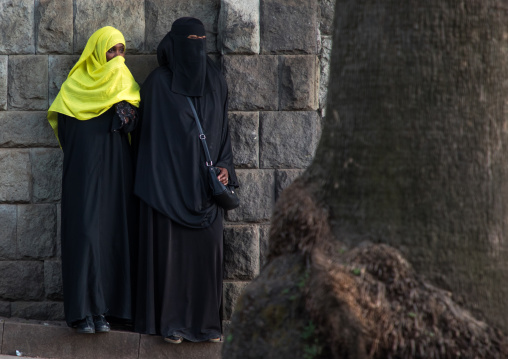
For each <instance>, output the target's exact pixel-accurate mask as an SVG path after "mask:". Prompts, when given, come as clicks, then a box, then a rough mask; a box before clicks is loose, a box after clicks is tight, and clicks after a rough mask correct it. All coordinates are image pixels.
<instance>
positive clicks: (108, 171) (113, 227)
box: [58, 108, 137, 325]
mask: <svg viewBox="0 0 508 359" xmlns="http://www.w3.org/2000/svg"><path fill="white" fill-rule="evenodd" d="M114 113H115V111H114V108H111V109H110V110H108V111H107V112H105V113H103V114H102V115H100V116H98V117H96V118H93V119H90V120H87V121H79V120H77V119H75V118H73V117H69V116H65V115H62V114H59V117H58V135H59V139H60V143H61V145H62V150H63V152H64V163H63V177H62V223H61V225H62V227H61V241H62V277H63V291H64V311H65V319H66V321H67V323H68V325H72V324H73V322H75V321H77V320H80V319H82V318H84V317H85V316H87V315H98V314H104V313H105V314H106V315H108V316H113V317H117V318H123V319H132V305H131V265H130V255H131V248H130V247H131V246H133V245H134V240H133V238H134V237H133V236H134V235H136V231H137V228H136V226H135V223H136V222H135V219H136V213H135V207H134V204H135V202H134V196H133V194H132V189H133V163H132V155H131V152H130V146H129V142H128V137H127V134H125V133H124V132H123V131H118V132H112V128H113V119H114Z"/></svg>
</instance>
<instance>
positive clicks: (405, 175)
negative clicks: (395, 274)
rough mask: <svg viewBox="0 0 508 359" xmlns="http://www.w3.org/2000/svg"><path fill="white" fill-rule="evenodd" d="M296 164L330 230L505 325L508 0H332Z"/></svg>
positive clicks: (507, 317) (492, 321) (507, 286)
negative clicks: (383, 252)
mask: <svg viewBox="0 0 508 359" xmlns="http://www.w3.org/2000/svg"><path fill="white" fill-rule="evenodd" d="M335 16H336V17H335V33H334V39H333V49H332V60H331V63H332V65H331V66H332V68H331V76H330V78H331V79H333V81H331V83H330V86H329V93H328V107H327V110H326V113H327V118H326V122H325V125H324V129H323V136H322V139H321V143H320V144H319V147H318V150H317V153H316V156H315V159H314V161H313V163H312V165H311V166H310V168H309V169H308V171H307V172H306V173H305V174H304V180H305V183H306V184H307V185H308V186H310V188H312V190H311V191H312V193H313V195H314V197H315V198H317V199H318V201H321V203H323V205H324V207H325V208H328V210H329V220H330V224H331V227H332V232H333V235H334V237H335V238H336V239H338V240H339V241H342V242H344V243H347V244H349V245H352V246H354V245H357V244H358V243H360V242H362V241H370V242H375V243H387V244H389V245H391V246H394V247H396V248H398V249H400V250H401V251H402V253H403V254H404V255H405V257H406V258H407V259H408V260H409V261H410V262H411V263H412V265H413V266H414V267H415V269H416V271H417V272H419V273H421V274H424V275H425V276H426V278H428V279H429V280H431V281H432V282H433V283H435V284H437V285H438V286H440V287H442V288H445V289H447V290H450V291H451V292H453V294H454V298H455V300H456V301H458V302H462V303H464V305H465V306H466V307H467V308H468V309H470V310H471V311H472V312H473V313H474V314H475V315H476V316H479V317H480V318H482V319H485V320H486V321H487V322H488V323H490V324H492V325H495V326H498V327H500V328H502V329H503V330H505V331H506V330H507V329H508V310H507V309H506V308H507V307H506V303H505V302H506V298H508V259H507V257H506V254H507V250H508V228H507V220H508V210H507V208H508V206H507V205H505V203H508V171H507V166H508V136H507V131H508V122H507V120H508V117H507V110H506V108H507V107H506V106H507V101H508V51H507V50H508V47H507V41H508V2H507V1H494V0H491V1H487V0H462V1H460V0H456V1H451V0H448V1H443V0H426V1H416V0H391V1H390V0H385V1H379V0H338V1H337V5H336V15H335Z"/></svg>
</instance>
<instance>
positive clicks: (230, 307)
mask: <svg viewBox="0 0 508 359" xmlns="http://www.w3.org/2000/svg"><path fill="white" fill-rule="evenodd" d="M247 284H249V282H224V318H225V319H230V318H231V315H232V314H233V312H234V310H235V305H236V301H237V300H238V298H239V297H240V295H241V294H242V291H243V289H244V288H245V287H246V286H247Z"/></svg>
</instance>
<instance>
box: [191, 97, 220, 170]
mask: <svg viewBox="0 0 508 359" xmlns="http://www.w3.org/2000/svg"><path fill="white" fill-rule="evenodd" d="M185 97H187V101H188V102H189V105H190V107H191V109H192V113H193V114H194V119H195V120H196V125H197V126H198V131H199V139H200V140H201V144H202V145H203V150H204V151H205V157H206V165H207V166H208V167H209V166H213V162H212V158H211V157H210V152H209V151H208V145H207V144H206V136H205V134H204V133H203V128H202V127H201V123H200V122H199V117H198V114H197V112H196V108H195V107H194V104H193V103H192V100H191V98H190V97H189V96H185Z"/></svg>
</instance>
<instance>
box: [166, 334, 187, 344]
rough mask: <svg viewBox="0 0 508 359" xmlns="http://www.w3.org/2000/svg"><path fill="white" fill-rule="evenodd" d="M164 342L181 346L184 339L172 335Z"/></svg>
mask: <svg viewBox="0 0 508 359" xmlns="http://www.w3.org/2000/svg"><path fill="white" fill-rule="evenodd" d="M164 341H165V342H168V343H173V344H180V343H181V342H183V338H182V337H179V336H176V335H170V336H167V337H165V338H164Z"/></svg>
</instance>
